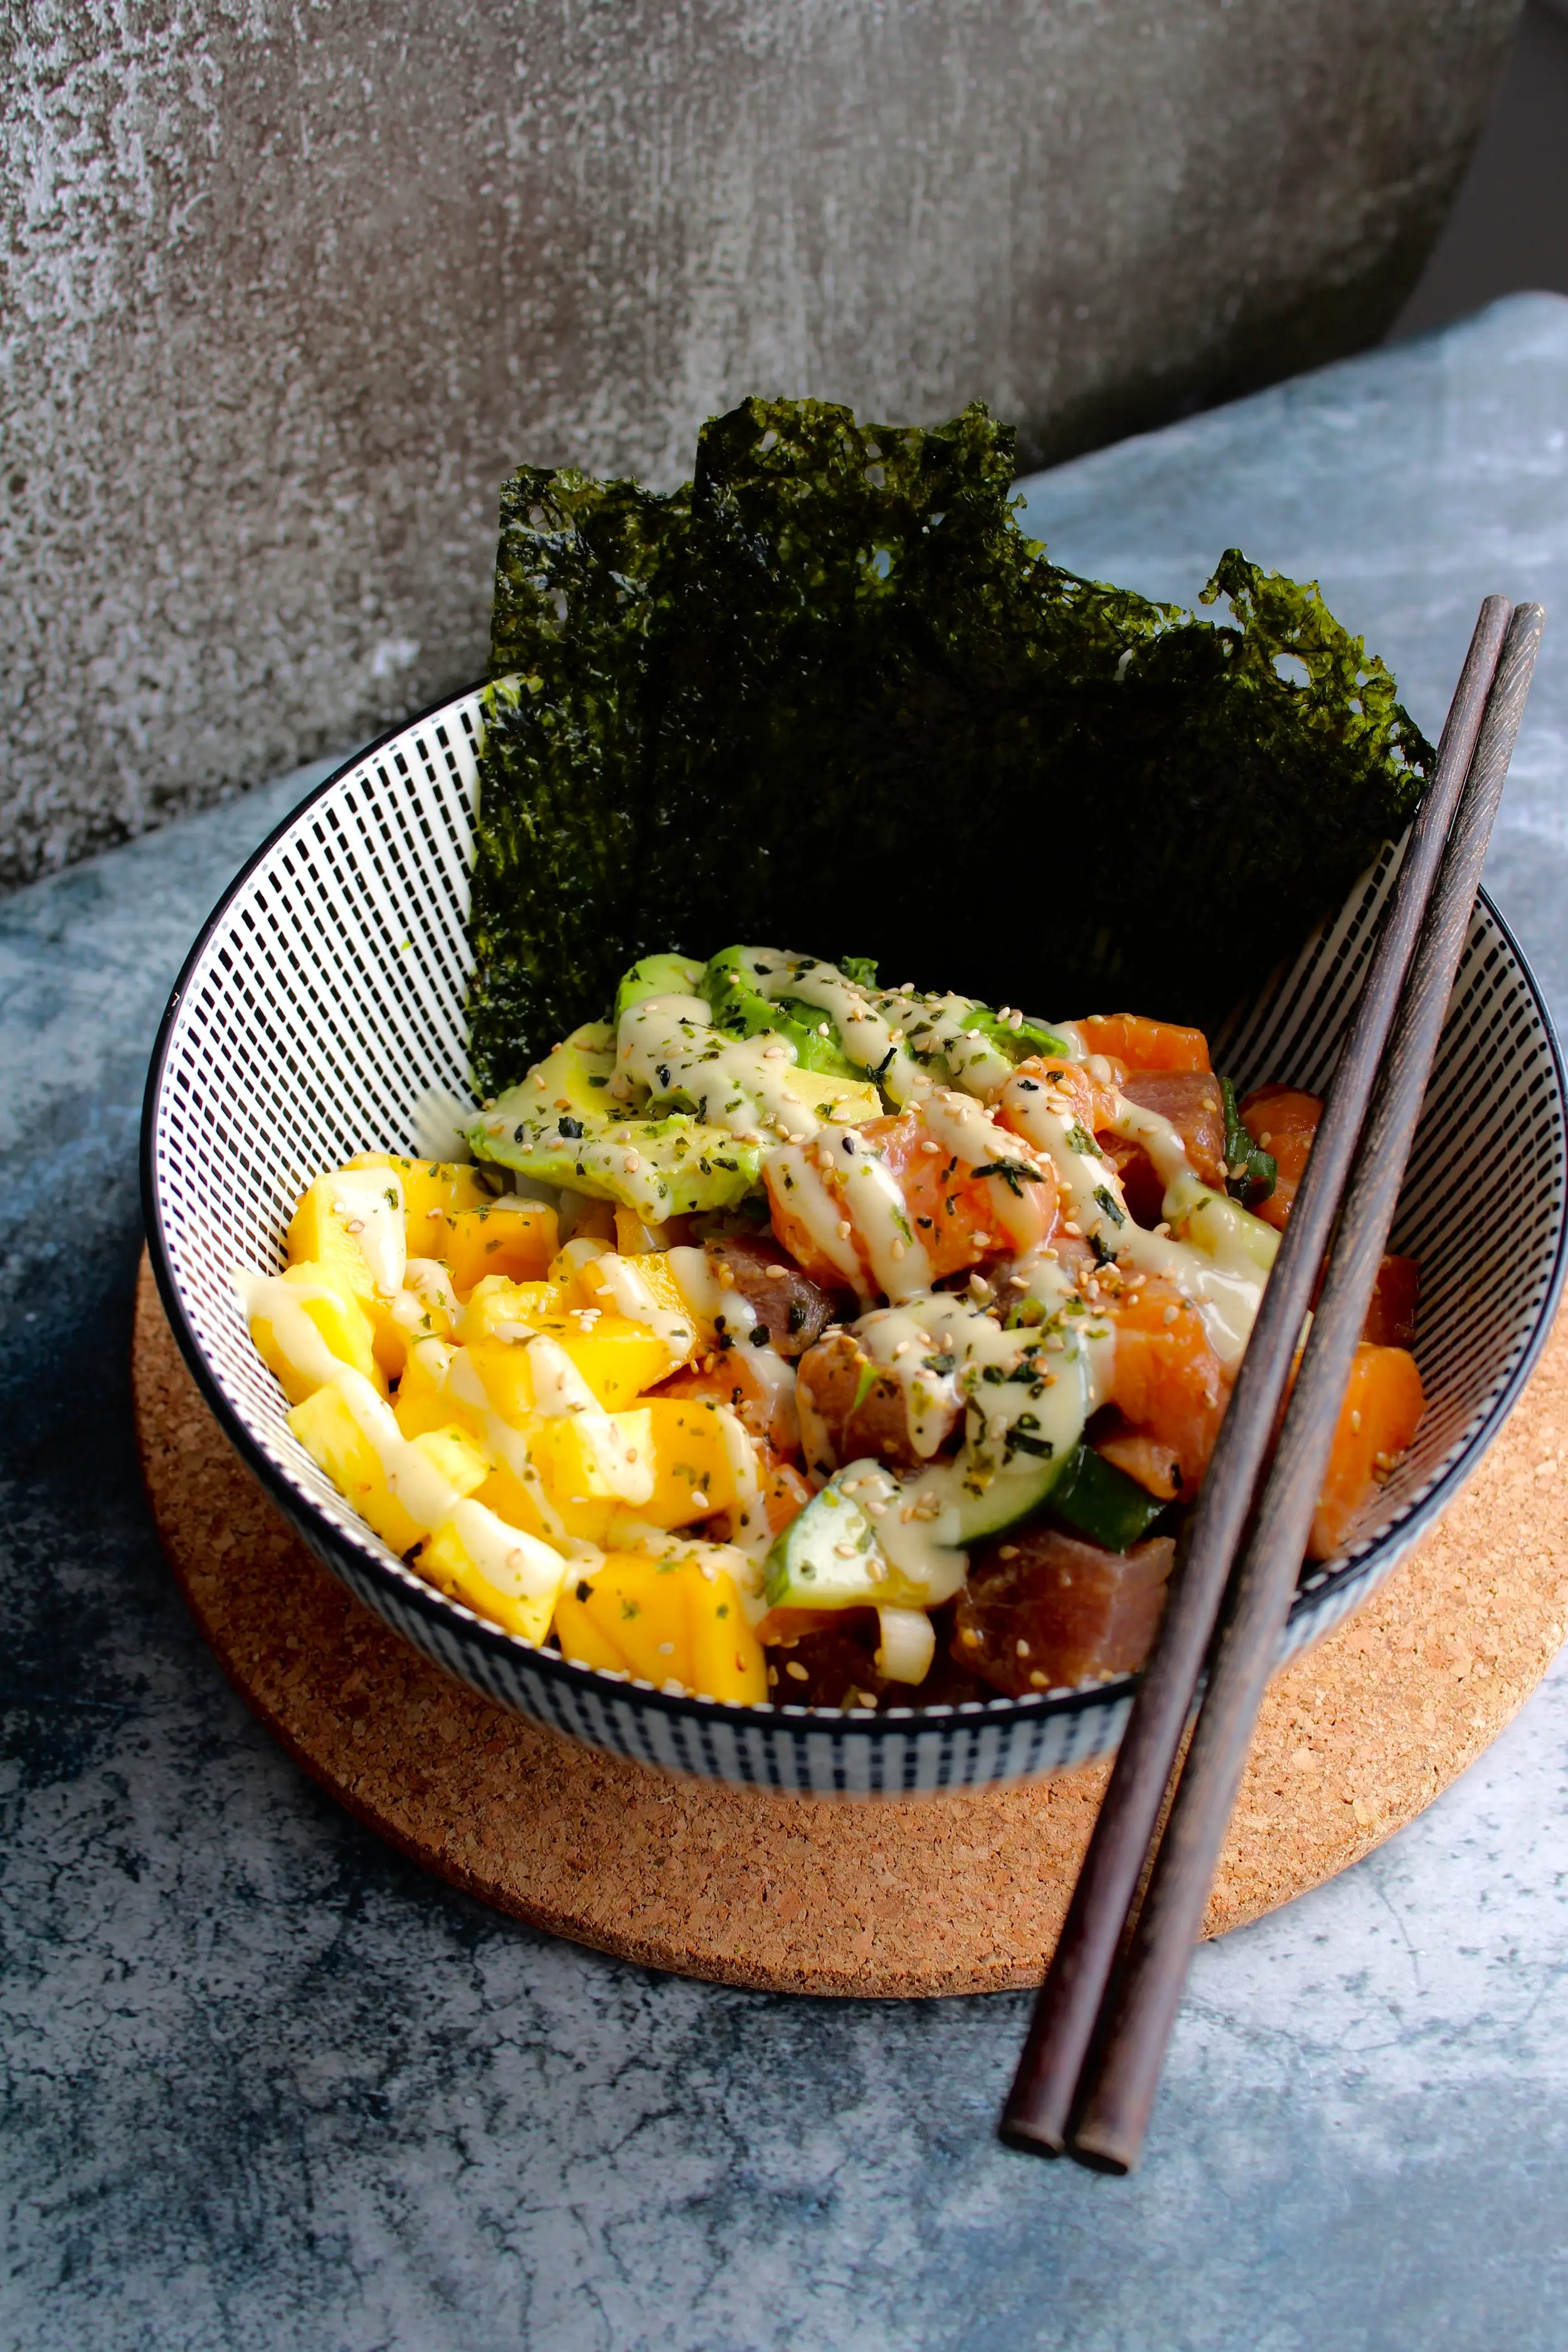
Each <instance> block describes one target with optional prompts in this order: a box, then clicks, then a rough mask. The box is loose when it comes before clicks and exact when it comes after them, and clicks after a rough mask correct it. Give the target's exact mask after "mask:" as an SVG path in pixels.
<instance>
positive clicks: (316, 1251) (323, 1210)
mask: <svg viewBox="0 0 1568 2352" xmlns="http://www.w3.org/2000/svg"><path fill="white" fill-rule="evenodd" d="M348 1222H349V1221H348V1219H347V1218H345V1217H344V1216H343V1215H342V1213H341V1211H340V1210H339V1207H338V1191H337V1178H336V1175H335V1174H333V1175H331V1176H318V1177H317V1179H316V1181H315V1182H314V1183H313V1184H312V1185H311V1186H310V1189H309V1191H308V1192H302V1193H301V1194H300V1204H299V1206H298V1208H297V1209H296V1210H295V1212H294V1214H293V1217H292V1218H291V1219H290V1221H289V1232H288V1236H287V1239H286V1240H285V1243H284V1252H285V1255H287V1257H288V1260H289V1265H323V1266H331V1269H332V1270H333V1272H334V1273H336V1274H340V1275H342V1277H343V1279H344V1280H345V1281H346V1282H348V1283H349V1285H350V1286H351V1287H352V1288H353V1290H354V1291H355V1293H356V1294H357V1295H358V1297H361V1298H363V1299H365V1300H367V1301H368V1300H370V1299H372V1298H374V1296H375V1285H374V1282H373V1281H372V1280H371V1274H370V1267H369V1265H368V1264H367V1262H366V1259H365V1255H364V1252H363V1249H362V1248H361V1247H360V1244H359V1242H358V1240H357V1239H356V1237H355V1236H354V1235H353V1234H351V1233H350V1232H349V1230H348Z"/></svg>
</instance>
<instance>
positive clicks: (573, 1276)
mask: <svg viewBox="0 0 1568 2352" xmlns="http://www.w3.org/2000/svg"><path fill="white" fill-rule="evenodd" d="M599 1206H600V1207H601V1208H605V1209H607V1208H608V1206H609V1203H608V1202H600V1203H599ZM608 1247H609V1244H608V1243H607V1242H603V1241H599V1240H597V1239H596V1238H595V1236H594V1235H593V1234H573V1236H572V1239H571V1240H570V1241H569V1242H568V1243H567V1244H566V1246H565V1247H564V1249H561V1250H557V1252H556V1254H555V1255H554V1256H553V1257H552V1259H551V1261H550V1274H549V1278H550V1280H551V1281H552V1283H553V1284H554V1285H555V1287H556V1288H557V1290H560V1291H563V1292H564V1293H565V1294H566V1295H565V1297H563V1299H562V1301H561V1304H562V1305H563V1307H592V1305H593V1304H594V1298H593V1294H592V1292H590V1291H588V1290H586V1289H585V1288H584V1283H583V1276H584V1272H585V1270H586V1269H587V1268H588V1267H590V1266H592V1265H593V1264H594V1262H595V1259H596V1258H601V1257H603V1256H604V1255H605V1251H606V1250H607V1249H608Z"/></svg>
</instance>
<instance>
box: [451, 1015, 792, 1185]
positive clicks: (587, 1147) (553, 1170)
mask: <svg viewBox="0 0 1568 2352" xmlns="http://www.w3.org/2000/svg"><path fill="white" fill-rule="evenodd" d="M615 1070H616V1033H615V1031H614V1030H613V1029H612V1028H611V1027H610V1025H609V1024H608V1023H607V1022H604V1021H589V1022H585V1023H584V1025H583V1027H582V1028H580V1029H574V1031H573V1032H572V1034H571V1035H570V1036H569V1037H567V1038H565V1039H563V1042H562V1044H560V1045H557V1046H556V1047H555V1049H554V1051H553V1052H552V1053H550V1054H547V1055H545V1057H544V1059H543V1061H542V1062H540V1063H538V1064H537V1065H536V1066H535V1067H534V1068H533V1070H532V1071H531V1073H530V1074H529V1076H528V1077H527V1078H526V1079H525V1080H524V1082H523V1084H522V1085H521V1087H509V1088H508V1090H507V1092H506V1093H505V1094H504V1095H501V1096H500V1097H499V1098H498V1099H497V1101H496V1102H495V1103H494V1104H493V1105H492V1106H491V1108H489V1110H487V1111H485V1112H483V1113H481V1114H480V1116H479V1118H476V1119H475V1120H473V1121H472V1123H471V1124H470V1126H469V1128H468V1149H469V1150H471V1151H472V1153H473V1155H474V1157H475V1159H476V1160H493V1161H494V1162H496V1163H497V1164H498V1165H499V1166H500V1167H502V1168H515V1169H516V1170H517V1171H518V1173H519V1174H520V1175H522V1176H531V1177H532V1178H533V1179H534V1180H535V1181H537V1182H539V1183H542V1184H568V1185H570V1186H572V1188H573V1189H574V1191H576V1192H589V1193H592V1194H593V1195H594V1197H595V1199H597V1200H601V1201H619V1202H621V1204H622V1205H623V1207H625V1208H628V1209H632V1210H635V1211H636V1213H637V1215H638V1216H639V1217H641V1218H642V1219H643V1221H644V1223H647V1224H660V1223H663V1221H664V1219H665V1218H667V1217H685V1216H691V1215H694V1214H695V1213H697V1212H698V1211H700V1210H712V1209H730V1208H733V1207H734V1206H735V1205H736V1204H737V1203H738V1202H741V1201H743V1200H744V1199H745V1198H746V1196H747V1194H748V1193H750V1192H753V1191H754V1190H755V1188H756V1186H757V1184H758V1182H759V1181H760V1178H761V1170H762V1158H763V1155H762V1150H761V1148H760V1146H758V1145H756V1144H744V1143H737V1141H736V1140H735V1139H734V1137H733V1136H732V1135H731V1133H730V1131H729V1129H727V1128H721V1127H709V1126H705V1125H703V1124H702V1123H701V1122H700V1121H699V1120H697V1119H694V1118H684V1117H682V1116H681V1115H680V1114H679V1113H675V1114H672V1115H671V1116H670V1117H668V1118H631V1117H628V1116H626V1115H624V1114H622V1115H617V1111H618V1106H617V1105H616V1102H615V1100H614V1099H613V1097H612V1096H611V1093H610V1081H611V1079H612V1078H613V1077H614V1076H615ZM628 1162H629V1163H630V1164H629V1165H628Z"/></svg>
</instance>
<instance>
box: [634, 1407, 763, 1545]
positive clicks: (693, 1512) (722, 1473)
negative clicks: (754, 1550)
mask: <svg viewBox="0 0 1568 2352" xmlns="http://www.w3.org/2000/svg"><path fill="white" fill-rule="evenodd" d="M643 1412H644V1414H645V1415H646V1416H647V1424H648V1444H649V1446H650V1447H651V1449H652V1458H653V1465H654V1490H653V1494H652V1496H651V1497H650V1499H649V1500H648V1501H647V1502H646V1503H642V1504H639V1505H638V1506H637V1509H638V1515H639V1517H642V1518H645V1519H647V1520H650V1521H651V1522H652V1524H653V1525H654V1526H655V1527H657V1528H680V1527H688V1526H689V1525H690V1523H691V1521H692V1520H693V1519H705V1518H707V1517H710V1515H711V1513H713V1512H714V1511H727V1510H730V1509H731V1508H732V1507H734V1505H735V1504H736V1503H737V1502H738V1501H739V1499H740V1494H739V1489H738V1487H737V1485H736V1480H735V1465H734V1463H733V1461H732V1460H731V1454H730V1447H729V1444H728V1442H727V1439H726V1433H725V1432H726V1421H725V1417H724V1415H723V1414H722V1413H721V1409H720V1407H719V1406H718V1405H717V1404H710V1403H709V1402H706V1400H704V1399H703V1398H700V1397H649V1399H648V1400H647V1403H646V1404H645V1405H644V1407H643ZM731 1418H732V1416H731Z"/></svg>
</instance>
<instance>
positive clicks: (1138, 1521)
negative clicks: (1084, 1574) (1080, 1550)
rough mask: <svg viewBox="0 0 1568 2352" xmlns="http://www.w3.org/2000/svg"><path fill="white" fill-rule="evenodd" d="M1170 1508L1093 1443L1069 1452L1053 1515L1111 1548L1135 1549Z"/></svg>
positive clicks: (1056, 1489) (1053, 1499)
mask: <svg viewBox="0 0 1568 2352" xmlns="http://www.w3.org/2000/svg"><path fill="white" fill-rule="evenodd" d="M1169 1508H1170V1505H1169V1504H1168V1503H1162V1502H1161V1501H1160V1499H1159V1497H1158V1496H1154V1495H1151V1494H1150V1493H1149V1491H1148V1489H1147V1487H1144V1486H1140V1485H1139V1484H1138V1481H1137V1479H1136V1478H1130V1477H1129V1476H1128V1475H1127V1473H1126V1472H1125V1470H1119V1469H1118V1468H1117V1467H1116V1465H1115V1464H1114V1462H1107V1461H1106V1459H1105V1457H1104V1455H1103V1454H1097V1453H1096V1452H1095V1450H1094V1448H1093V1446H1092V1445H1079V1447H1077V1448H1076V1450H1075V1451H1074V1452H1073V1453H1072V1454H1069V1455H1068V1459H1067V1461H1066V1462H1065V1463H1064V1464H1063V1465H1062V1471H1061V1475H1060V1477H1059V1478H1058V1482H1057V1484H1056V1486H1054V1487H1053V1488H1052V1490H1051V1495H1050V1514H1051V1517H1053V1518H1056V1519H1061V1520H1063V1521H1064V1522H1065V1523H1066V1525H1067V1526H1068V1527H1069V1528H1072V1529H1073V1530H1074V1532H1075V1533H1076V1534H1078V1535H1080V1536H1088V1538H1089V1541H1090V1542H1091V1543H1097V1544H1103V1545H1104V1546H1105V1549H1106V1550H1107V1551H1131V1549H1132V1547H1133V1545H1134V1544H1135V1543H1138V1542H1140V1541H1142V1538H1143V1537H1144V1536H1146V1535H1147V1534H1148V1532H1149V1530H1150V1528H1152V1526H1153V1524H1154V1522H1155V1520H1156V1519H1158V1518H1160V1517H1162V1516H1163V1514H1164V1513H1165V1512H1166V1511H1167V1510H1169Z"/></svg>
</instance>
